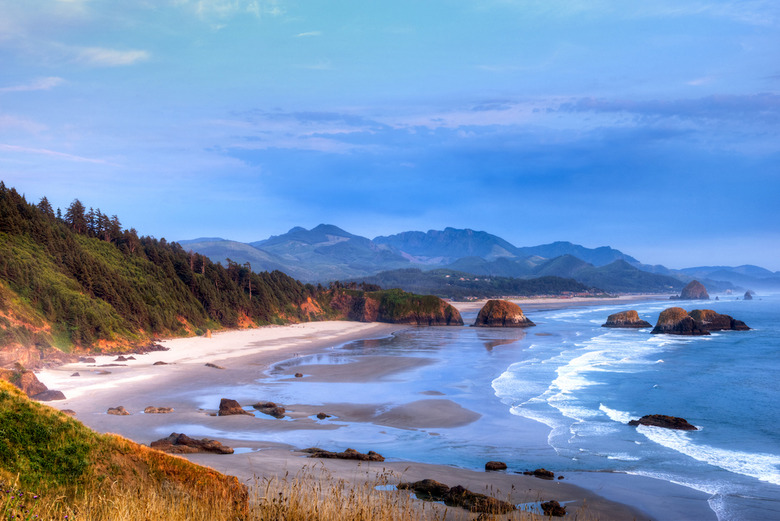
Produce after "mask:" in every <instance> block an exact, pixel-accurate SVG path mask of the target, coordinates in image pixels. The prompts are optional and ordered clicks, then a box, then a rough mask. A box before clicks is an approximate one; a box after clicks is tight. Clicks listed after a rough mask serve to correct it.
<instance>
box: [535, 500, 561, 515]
mask: <svg viewBox="0 0 780 521" xmlns="http://www.w3.org/2000/svg"><path fill="white" fill-rule="evenodd" d="M540 506H541V507H542V512H544V515H546V516H550V517H563V516H565V515H566V507H562V506H561V504H560V503H558V502H557V501H547V502H545V503H542V504H541V505H540Z"/></svg>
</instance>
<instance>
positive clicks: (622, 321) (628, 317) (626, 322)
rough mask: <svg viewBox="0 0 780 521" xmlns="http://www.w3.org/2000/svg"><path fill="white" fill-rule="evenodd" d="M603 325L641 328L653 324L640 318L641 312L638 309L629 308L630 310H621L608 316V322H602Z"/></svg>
mask: <svg viewBox="0 0 780 521" xmlns="http://www.w3.org/2000/svg"><path fill="white" fill-rule="evenodd" d="M601 327H616V328H640V327H652V324H650V322H647V321H646V320H642V319H641V318H639V313H637V312H636V310H633V309H629V310H628V311H621V312H620V313H614V314H612V315H610V316H608V317H607V322H606V323H605V324H602V325H601Z"/></svg>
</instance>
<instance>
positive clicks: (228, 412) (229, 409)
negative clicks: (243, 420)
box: [217, 398, 254, 416]
mask: <svg viewBox="0 0 780 521" xmlns="http://www.w3.org/2000/svg"><path fill="white" fill-rule="evenodd" d="M235 414H247V415H249V416H254V414H252V413H251V412H249V411H245V410H244V409H242V408H241V405H240V404H239V403H238V402H237V401H235V400H231V399H230V398H222V400H220V402H219V413H217V415H218V416H232V415H235Z"/></svg>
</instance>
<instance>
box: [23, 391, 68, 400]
mask: <svg viewBox="0 0 780 521" xmlns="http://www.w3.org/2000/svg"><path fill="white" fill-rule="evenodd" d="M31 398H32V399H33V400H38V401H39V402H53V401H55V400H65V399H66V398H65V394H64V393H63V392H62V391H56V390H53V389H47V390H45V391H43V392H42V393H38V394H36V395H35V396H32V397H31Z"/></svg>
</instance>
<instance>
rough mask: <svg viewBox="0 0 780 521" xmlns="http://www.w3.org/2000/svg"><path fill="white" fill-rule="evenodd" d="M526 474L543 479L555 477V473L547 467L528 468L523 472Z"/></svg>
mask: <svg viewBox="0 0 780 521" xmlns="http://www.w3.org/2000/svg"><path fill="white" fill-rule="evenodd" d="M523 474H525V475H526V476H534V477H535V478H541V479H555V473H554V472H553V471H551V470H547V469H544V468H542V469H536V470H534V471H530V470H526V471H525V472H523Z"/></svg>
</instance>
